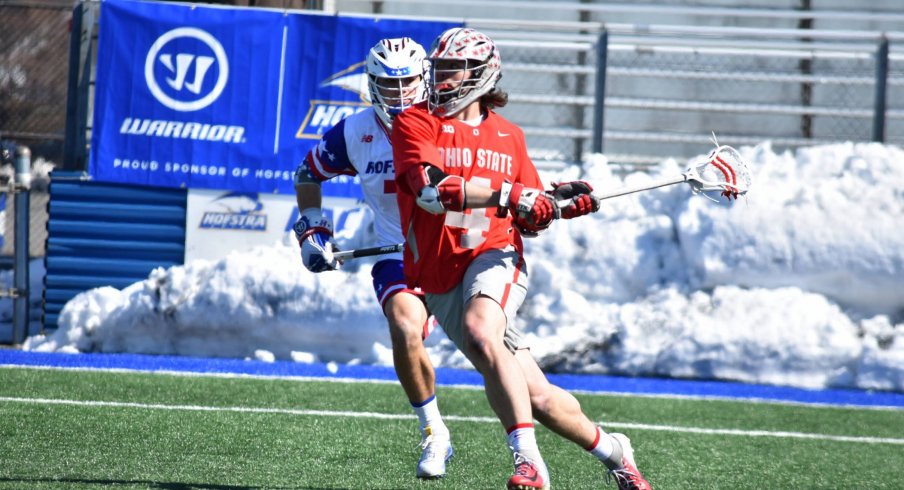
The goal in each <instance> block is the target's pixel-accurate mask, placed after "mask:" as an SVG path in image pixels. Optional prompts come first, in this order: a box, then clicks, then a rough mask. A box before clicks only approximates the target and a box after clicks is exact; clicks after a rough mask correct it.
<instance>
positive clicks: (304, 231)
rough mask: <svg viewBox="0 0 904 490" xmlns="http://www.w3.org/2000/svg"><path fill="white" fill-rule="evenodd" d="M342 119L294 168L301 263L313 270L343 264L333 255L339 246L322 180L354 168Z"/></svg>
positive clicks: (321, 270) (296, 230)
mask: <svg viewBox="0 0 904 490" xmlns="http://www.w3.org/2000/svg"><path fill="white" fill-rule="evenodd" d="M343 123H344V121H342V122H340V123H339V124H337V125H336V126H334V127H333V128H331V129H330V130H329V131H327V133H326V134H325V135H324V136H323V139H322V140H321V141H320V143H319V144H318V145H317V146H315V147H314V148H312V149H311V151H309V152H308V154H307V155H306V156H305V159H304V160H303V161H302V162H301V164H299V165H298V168H297V169H296V170H295V200H296V202H297V203H298V214H299V215H298V221H296V222H295V226H294V230H295V237H296V238H297V239H298V245H299V246H300V247H301V260H302V263H303V264H304V266H305V267H306V268H307V269H308V270H310V271H311V272H323V271H328V270H335V269H338V268H339V266H340V265H341V263H340V262H339V261H338V260H337V259H336V258H335V257H334V256H333V252H334V251H336V250H337V248H336V246H335V244H334V243H333V224H332V223H331V222H330V220H329V218H327V217H326V216H325V215H324V214H323V210H322V208H321V206H322V204H323V192H322V189H321V183H322V182H323V181H325V180H328V179H331V178H333V177H335V176H336V175H339V174H348V173H350V172H351V170H349V168H350V167H351V165H350V163H349V162H348V156H347V152H346V149H345V136H344V124H343Z"/></svg>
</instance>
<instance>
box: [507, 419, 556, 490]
mask: <svg viewBox="0 0 904 490" xmlns="http://www.w3.org/2000/svg"><path fill="white" fill-rule="evenodd" d="M508 443H509V447H511V448H512V456H514V455H515V453H518V454H521V455H522V456H524V457H525V458H528V459H530V460H531V461H533V462H534V464H535V465H536V466H537V471H539V472H540V475H542V476H543V481H544V482H546V484H547V485H548V484H549V470H548V469H547V468H546V463H545V462H544V461H543V456H540V447H539V446H537V436H536V433H535V432H534V424H516V425H515V426H514V427H510V428H509V429H508Z"/></svg>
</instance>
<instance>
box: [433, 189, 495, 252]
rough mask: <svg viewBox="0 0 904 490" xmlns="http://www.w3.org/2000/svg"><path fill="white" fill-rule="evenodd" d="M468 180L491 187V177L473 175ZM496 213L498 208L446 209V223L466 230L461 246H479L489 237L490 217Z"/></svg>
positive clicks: (461, 239)
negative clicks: (460, 210)
mask: <svg viewBox="0 0 904 490" xmlns="http://www.w3.org/2000/svg"><path fill="white" fill-rule="evenodd" d="M468 182H471V183H473V184H477V185H482V186H484V187H490V179H488V178H486V177H472V178H471V179H470V180H468ZM494 214H496V208H494V207H489V208H485V209H466V210H464V212H459V211H446V221H445V223H444V224H445V225H446V226H448V227H450V228H460V229H462V230H464V233H462V234H461V235H459V236H460V238H459V242H460V243H459V244H458V245H459V246H460V247H462V248H477V247H479V246H480V245H481V244H482V243H483V242H485V241H486V239H487V233H489V231H490V217H491V216H493V215H494Z"/></svg>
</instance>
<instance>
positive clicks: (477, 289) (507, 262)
mask: <svg viewBox="0 0 904 490" xmlns="http://www.w3.org/2000/svg"><path fill="white" fill-rule="evenodd" d="M527 282H528V280H527V266H526V265H525V263H524V260H523V258H522V257H521V256H520V255H518V252H516V251H515V250H514V249H513V248H511V247H508V248H506V249H505V250H498V249H495V250H489V251H487V252H484V253H482V254H480V255H479V256H478V257H477V258H476V259H474V262H471V265H470V266H468V270H467V271H465V275H464V278H463V279H462V282H461V284H459V285H458V286H456V287H454V288H452V289H451V290H449V291H448V292H445V293H443V294H431V293H426V294H425V296H426V300H427V307H428V308H429V309H430V312H431V313H433V314H434V315H435V316H436V319H437V320H439V324H440V325H442V326H443V331H444V332H446V335H447V336H448V337H449V338H450V339H452V342H454V343H455V345H456V346H458V348H459V350H463V348H464V336H463V333H462V317H463V314H464V308H465V304H466V303H467V302H468V301H469V300H470V299H471V298H473V297H474V296H476V295H478V294H481V295H484V296H488V297H490V298H491V299H493V300H494V301H495V302H497V303H499V305H500V306H501V307H502V311H503V313H505V318H506V328H505V337H504V342H505V346H506V347H507V348H508V350H510V351H512V352H515V351H516V350H519V349H527V348H528V345H527V344H526V342H525V340H524V337H523V334H522V333H521V331H519V330H518V329H517V328H515V316H516V314H517V312H518V308H520V307H521V304H522V303H524V298H525V297H526V296H527Z"/></svg>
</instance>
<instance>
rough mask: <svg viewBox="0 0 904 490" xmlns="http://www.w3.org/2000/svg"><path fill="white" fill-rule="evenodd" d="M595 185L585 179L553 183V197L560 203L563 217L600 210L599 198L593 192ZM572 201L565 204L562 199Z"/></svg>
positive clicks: (572, 216) (575, 216) (569, 217)
mask: <svg viewBox="0 0 904 490" xmlns="http://www.w3.org/2000/svg"><path fill="white" fill-rule="evenodd" d="M592 192H593V187H591V185H590V184H589V183H588V182H584V181H583V180H575V181H572V182H561V183H558V184H556V183H553V184H552V192H551V193H550V194H551V195H552V199H553V200H554V201H555V202H556V203H558V204H557V205H558V207H559V209H560V210H561V212H562V218H565V219H571V218H577V217H578V216H584V215H585V214H590V213H595V212H597V211H599V210H600V201H599V199H597V198H595V197H593V195H592V194H591V193H592ZM566 200H569V201H571V202H569V203H567V204H563V203H562V201H566Z"/></svg>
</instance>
